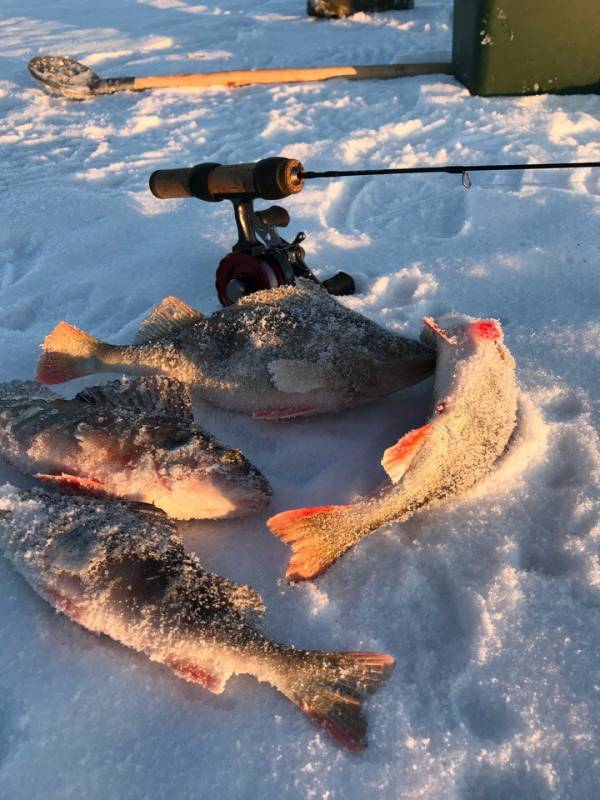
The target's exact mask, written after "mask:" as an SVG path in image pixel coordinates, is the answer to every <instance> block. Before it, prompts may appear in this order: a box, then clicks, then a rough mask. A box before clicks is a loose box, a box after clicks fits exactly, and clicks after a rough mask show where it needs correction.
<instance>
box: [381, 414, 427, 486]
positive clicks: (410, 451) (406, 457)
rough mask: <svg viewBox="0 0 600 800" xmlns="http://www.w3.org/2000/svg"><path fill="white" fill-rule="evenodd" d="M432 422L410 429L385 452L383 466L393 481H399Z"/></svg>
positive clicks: (421, 444) (382, 460) (425, 436)
mask: <svg viewBox="0 0 600 800" xmlns="http://www.w3.org/2000/svg"><path fill="white" fill-rule="evenodd" d="M431 424H432V423H431V422H429V423H427V425H423V427H422V428H415V429H414V430H412V431H409V432H408V433H406V434H405V435H404V436H403V437H402V438H401V439H398V441H397V442H396V444H394V445H392V446H391V447H388V449H387V450H386V451H385V452H384V454H383V458H382V459H381V466H382V467H383V468H384V470H385V471H386V472H387V474H388V476H389V478H390V480H391V481H392V483H398V481H399V480H400V479H401V478H402V476H403V475H404V473H405V472H406V470H407V469H408V467H409V466H410V462H411V461H412V460H413V458H414V457H415V456H416V454H417V453H418V452H419V450H420V449H421V447H422V446H423V443H424V442H425V439H426V438H427V434H428V432H429V429H430V428H431Z"/></svg>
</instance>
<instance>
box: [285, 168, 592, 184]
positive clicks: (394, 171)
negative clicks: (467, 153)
mask: <svg viewBox="0 0 600 800" xmlns="http://www.w3.org/2000/svg"><path fill="white" fill-rule="evenodd" d="M595 167H600V161H562V162H555V163H534V164H474V165H470V166H466V165H463V164H460V165H458V164H457V165H453V164H450V165H446V166H443V167H393V168H390V169H345V170H327V171H325V172H312V171H307V170H306V171H302V172H301V173H300V174H299V177H300V178H301V179H303V180H314V179H319V178H354V177H358V176H370V175H423V174H430V173H436V172H445V173H448V174H450V175H460V176H461V180H462V185H463V186H464V187H465V189H470V188H471V186H472V184H473V180H472V178H471V173H472V172H509V171H513V170H529V169H531V170H543V169H589V168H595Z"/></svg>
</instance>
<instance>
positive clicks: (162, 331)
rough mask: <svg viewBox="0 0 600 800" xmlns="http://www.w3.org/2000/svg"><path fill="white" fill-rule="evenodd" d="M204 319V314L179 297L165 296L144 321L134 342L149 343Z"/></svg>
mask: <svg viewBox="0 0 600 800" xmlns="http://www.w3.org/2000/svg"><path fill="white" fill-rule="evenodd" d="M199 319H202V314H201V313H200V312H199V311H196V309H195V308H192V307H191V306H188V304H187V303H184V302H183V300H180V299H179V298H178V297H165V299H164V300H161V301H160V303H159V304H158V305H157V306H155V307H154V308H153V309H152V311H151V312H150V314H148V316H147V317H146V319H145V320H143V321H142V324H141V325H140V328H139V330H138V332H137V334H136V337H135V339H134V340H133V343H134V344H147V343H148V342H153V341H155V340H156V339H162V338H164V337H165V336H169V335H171V334H173V333H176V332H177V331H180V330H181V329H182V328H186V327H187V326H188V325H193V323H194V322H198V320H199Z"/></svg>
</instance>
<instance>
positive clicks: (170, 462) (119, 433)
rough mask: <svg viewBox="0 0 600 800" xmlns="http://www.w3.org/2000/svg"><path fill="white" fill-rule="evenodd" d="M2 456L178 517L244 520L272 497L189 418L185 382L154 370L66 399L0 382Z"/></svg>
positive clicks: (48, 476) (45, 475)
mask: <svg viewBox="0 0 600 800" xmlns="http://www.w3.org/2000/svg"><path fill="white" fill-rule="evenodd" d="M0 457H2V458H4V459H5V460H7V461H9V462H10V463H12V464H14V465H15V466H16V467H18V468H19V469H21V470H23V471H24V472H27V473H29V474H32V475H36V477H38V478H41V479H43V480H44V481H46V482H48V483H51V484H53V485H55V486H57V487H59V488H66V489H70V490H74V491H86V492H94V493H96V494H106V495H111V496H117V497H122V498H125V499H129V500H137V501H143V502H146V503H154V504H155V505H157V506H159V507H160V508H162V509H163V510H164V511H166V512H167V513H168V514H169V515H170V516H172V517H175V518H177V519H192V518H194V519H216V518H222V517H242V516H245V515H248V514H253V513H256V512H258V511H262V510H263V509H264V508H265V507H266V506H267V505H268V503H269V500H270V496H271V488H270V486H269V484H268V482H267V481H266V479H265V478H264V477H263V475H261V473H260V472H259V471H258V470H257V469H256V468H255V467H253V466H252V464H250V463H249V462H248V461H247V460H246V459H245V458H244V456H243V455H242V454H241V453H240V452H239V451H238V450H232V449H230V448H226V447H223V446H222V445H221V444H219V443H218V442H217V441H216V440H215V439H214V438H213V437H212V436H209V435H208V434H207V433H206V432H204V431H203V430H202V429H201V428H199V427H198V426H197V425H195V424H194V417H193V413H192V402H191V398H190V395H189V392H188V390H187V388H186V387H185V386H184V385H183V384H181V383H179V382H178V381H174V380H171V379H168V378H162V377H155V378H138V379H136V380H132V381H124V382H120V381H114V382H112V383H109V384H107V385H105V386H96V387H93V388H89V389H85V390H84V391H82V392H80V393H79V394H78V395H76V397H75V398H74V399H73V400H64V399H62V398H59V397H57V395H55V394H54V393H53V392H51V391H50V390H49V389H47V388H46V387H44V386H40V385H39V384H37V383H35V382H33V381H12V382H11V383H6V384H0Z"/></svg>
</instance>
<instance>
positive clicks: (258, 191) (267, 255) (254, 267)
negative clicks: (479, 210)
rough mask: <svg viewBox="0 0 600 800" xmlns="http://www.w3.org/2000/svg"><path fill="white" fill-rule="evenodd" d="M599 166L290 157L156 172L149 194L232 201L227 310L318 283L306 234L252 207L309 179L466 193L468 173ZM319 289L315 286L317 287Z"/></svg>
mask: <svg viewBox="0 0 600 800" xmlns="http://www.w3.org/2000/svg"><path fill="white" fill-rule="evenodd" d="M590 167H592V168H595V167H600V161H575V162H559V163H545V164H540V163H534V164H483V165H482V164H476V165H469V166H467V165H463V164H460V165H454V164H451V165H446V166H442V167H397V168H390V169H361V170H329V171H327V172H311V171H308V170H305V169H304V167H303V166H302V164H301V163H300V161H298V160H297V159H295V158H281V157H275V158H263V159H262V160H261V161H256V162H254V163H251V164H227V165H224V164H214V163H206V164H197V165H196V166H195V167H185V168H180V169H161V170H157V171H156V172H153V173H152V175H151V176H150V191H151V192H152V194H153V195H154V196H155V197H158V198H159V199H161V200H168V199H171V198H183V197H195V198H197V199H198V200H204V201H206V202H209V203H218V202H220V201H221V200H230V201H231V203H232V204H233V211H234V215H235V221H236V226H237V231H238V241H237V242H236V244H234V246H233V247H232V249H231V252H230V253H229V254H228V255H227V256H225V258H223V259H222V260H221V262H220V263H219V266H218V268H217V276H216V288H217V294H218V295H219V300H220V301H221V303H222V304H223V305H225V306H227V305H230V304H231V303H234V302H235V301H236V300H239V298H240V297H243V296H244V295H247V294H251V293H252V292H257V291H260V290H263V289H274V288H275V287H277V286H282V285H293V284H294V283H295V281H296V278H298V277H301V278H308V279H309V280H314V281H317V278H316V277H315V275H314V274H313V273H312V271H311V270H310V269H309V267H308V266H307V264H306V262H305V260H304V258H305V252H304V249H303V248H302V247H301V242H303V241H304V239H305V238H306V237H305V234H304V233H303V232H300V233H298V234H297V236H296V238H295V239H294V241H293V242H288V241H286V240H285V239H283V238H282V237H281V236H280V235H279V233H278V232H277V228H285V227H286V226H287V225H288V224H289V222H290V216H289V214H288V212H287V211H286V209H285V208H282V207H281V206H271V207H270V208H267V209H264V210H262V211H255V210H254V200H256V199H259V198H262V199H263V200H280V199H282V198H284V197H289V196H290V195H293V194H297V193H298V192H300V191H302V189H303V188H304V182H305V181H307V180H318V179H330V178H350V177H357V176H371V175H409V174H427V173H436V172H445V173H450V174H452V175H462V183H463V186H464V187H465V188H467V189H468V188H469V187H470V186H471V182H472V181H471V176H470V173H471V172H502V171H509V170H528V169H582V168H590ZM317 282H319V281H317ZM322 286H323V287H324V288H325V289H327V291H328V292H330V293H331V294H338V295H342V294H352V293H353V292H354V288H355V287H354V280H353V279H352V278H351V276H350V275H348V274H347V273H345V272H338V273H337V274H336V275H334V276H333V277H331V278H329V279H328V280H325V281H323V282H322Z"/></svg>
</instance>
